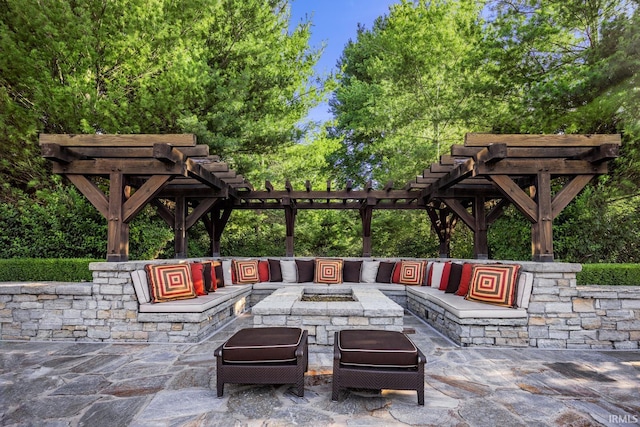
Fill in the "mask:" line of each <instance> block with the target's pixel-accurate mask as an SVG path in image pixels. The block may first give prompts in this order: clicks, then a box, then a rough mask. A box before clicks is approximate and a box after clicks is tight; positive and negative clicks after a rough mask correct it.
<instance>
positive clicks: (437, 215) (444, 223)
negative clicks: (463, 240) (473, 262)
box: [426, 202, 457, 258]
mask: <svg viewBox="0 0 640 427" xmlns="http://www.w3.org/2000/svg"><path fill="white" fill-rule="evenodd" d="M436 203H438V206H435V205H427V206H426V210H427V214H429V218H430V219H431V225H432V226H433V228H434V230H435V232H436V234H437V236H438V240H440V249H439V254H438V256H439V257H440V258H449V254H450V253H451V235H452V234H453V229H454V228H455V226H456V222H457V216H456V215H454V214H453V212H452V211H451V210H450V209H449V208H448V207H447V206H446V205H445V204H444V203H440V202H436ZM450 214H451V215H450Z"/></svg>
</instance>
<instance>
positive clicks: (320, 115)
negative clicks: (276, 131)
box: [291, 0, 400, 121]
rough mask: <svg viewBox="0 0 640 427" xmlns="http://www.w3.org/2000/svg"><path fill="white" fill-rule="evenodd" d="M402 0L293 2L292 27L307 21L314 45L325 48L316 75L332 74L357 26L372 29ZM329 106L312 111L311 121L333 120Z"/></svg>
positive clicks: (322, 105)
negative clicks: (360, 25)
mask: <svg viewBox="0 0 640 427" xmlns="http://www.w3.org/2000/svg"><path fill="white" fill-rule="evenodd" d="M399 2H400V0H292V1H291V25H292V26H295V25H296V24H298V23H300V22H301V21H306V20H307V19H308V20H310V21H311V22H312V26H311V46H313V47H320V46H322V44H323V43H324V44H325V45H326V47H325V49H324V53H323V55H322V57H321V58H320V60H319V61H318V64H317V65H316V73H317V74H320V75H325V74H328V73H330V72H331V71H333V70H334V69H335V67H336V64H337V62H338V59H339V58H340V55H341V54H342V50H343V49H344V46H345V45H346V44H347V42H348V41H349V39H351V40H355V38H356V34H357V29H358V23H360V24H363V25H364V26H365V27H366V28H371V27H372V26H373V23H374V21H375V19H376V18H377V17H379V16H382V15H386V14H387V12H388V11H389V6H390V5H391V4H394V3H399ZM328 108H329V106H328V104H327V103H324V104H321V105H319V106H318V107H316V108H314V109H313V110H311V112H310V114H309V116H308V119H310V120H314V121H326V120H329V119H331V117H332V116H331V113H329V112H328V111H327V110H328Z"/></svg>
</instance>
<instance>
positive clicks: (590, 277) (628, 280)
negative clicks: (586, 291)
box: [577, 264, 640, 286]
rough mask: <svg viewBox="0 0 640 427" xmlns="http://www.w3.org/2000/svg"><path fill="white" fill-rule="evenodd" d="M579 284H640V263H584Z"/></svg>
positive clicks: (578, 277) (578, 278)
mask: <svg viewBox="0 0 640 427" xmlns="http://www.w3.org/2000/svg"><path fill="white" fill-rule="evenodd" d="M577 282H578V285H609V286H616V285H617V286H640V264H583V265H582V271H581V272H579V273H578V274H577Z"/></svg>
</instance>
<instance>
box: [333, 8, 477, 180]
mask: <svg viewBox="0 0 640 427" xmlns="http://www.w3.org/2000/svg"><path fill="white" fill-rule="evenodd" d="M479 13H480V8H479V7H478V6H477V5H476V3H475V2H470V1H431V2H427V1H422V0H421V1H416V2H409V1H403V2H402V3H400V4H397V5H394V6H392V7H391V8H390V11H389V14H388V15H387V16H384V17H381V18H378V20H377V21H376V22H375V24H374V26H373V28H372V29H371V30H366V29H364V28H359V31H358V38H357V40H356V41H355V42H350V43H349V44H348V45H347V46H346V47H345V50H344V52H343V56H342V59H341V70H340V75H339V76H338V79H339V82H340V85H339V87H338V88H337V90H336V91H335V92H334V96H333V98H332V100H331V107H332V110H333V112H334V114H335V115H336V119H337V123H336V126H335V128H334V132H335V133H336V135H339V136H340V137H341V139H342V141H343V149H342V151H341V152H340V156H339V158H338V159H336V162H335V163H336V166H337V167H339V168H340V169H341V170H342V171H343V173H344V174H345V176H355V177H359V178H360V179H361V180H364V181H366V180H367V179H373V180H375V181H378V182H383V183H384V182H386V181H387V180H395V181H398V182H406V181H407V180H409V179H411V178H412V177H413V176H415V174H416V173H417V172H420V171H422V169H424V168H426V167H427V166H429V164H430V163H431V162H432V161H434V160H437V159H438V157H439V155H440V154H444V153H445V152H446V149H447V148H448V147H449V146H450V145H451V144H452V143H454V142H460V141H461V140H462V137H463V135H464V129H465V124H466V123H467V119H468V118H469V117H471V116H473V115H474V114H475V113H474V111H475V112H476V113H477V112H478V107H479V103H478V102H477V101H476V100H475V98H477V97H478V96H477V95H478V94H477V93H474V92H473V91H471V90H470V89H471V88H472V82H474V81H476V80H478V79H481V76H479V75H478V72H477V71H480V70H481V68H480V67H478V66H477V65H476V64H474V62H475V61H476V57H475V55H474V54H472V52H473V50H474V48H475V45H476V44H477V43H478V41H479V37H480V35H481V32H480V30H481V26H480V25H481V20H480V18H479Z"/></svg>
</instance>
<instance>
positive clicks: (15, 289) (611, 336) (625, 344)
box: [0, 260, 640, 349]
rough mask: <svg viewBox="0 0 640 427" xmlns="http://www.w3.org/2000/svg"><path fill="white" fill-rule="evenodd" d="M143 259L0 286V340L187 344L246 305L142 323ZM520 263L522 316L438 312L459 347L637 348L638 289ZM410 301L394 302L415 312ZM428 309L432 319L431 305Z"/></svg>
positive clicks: (571, 270) (566, 267)
mask: <svg viewBox="0 0 640 427" xmlns="http://www.w3.org/2000/svg"><path fill="white" fill-rule="evenodd" d="M160 262H172V260H164V261H160ZM173 262H175V260H173ZM474 262H476V261H474ZM146 263H148V262H146V261H139V262H126V263H94V264H92V265H91V269H92V270H93V282H92V283H50V282H49V283H2V284H0V339H2V340H75V341H123V342H126V341H150V342H194V341H198V340H200V339H202V338H203V336H202V334H203V331H213V330H215V329H217V328H219V327H220V326H222V325H223V324H224V323H226V322H227V321H229V320H231V319H232V318H233V317H234V316H236V315H238V314H239V313H241V312H242V311H244V310H245V309H248V308H249V306H250V304H251V303H250V301H249V299H250V296H249V293H248V292H249V291H248V292H247V295H246V296H243V297H242V298H239V299H238V300H236V301H233V303H232V304H230V305H229V306H224V307H222V309H221V310H219V311H216V312H214V311H212V312H207V313H203V314H202V315H196V316H192V315H190V314H189V315H185V314H175V315H173V314H166V315H165V314H154V316H155V317H154V319H147V320H148V321H146V322H142V321H140V319H139V313H138V311H137V307H138V303H137V300H136V297H135V294H134V290H133V284H132V282H131V275H130V272H131V271H133V270H136V269H140V268H143V266H144V265H145V264H146ZM521 264H522V268H523V269H524V270H525V271H531V272H532V273H533V274H534V282H533V292H532V295H531V302H530V305H529V309H528V313H529V317H528V319H524V321H513V320H501V321H497V322H496V321H487V320H482V319H458V320H460V322H459V323H456V322H455V319H453V320H452V319H451V316H450V315H449V314H447V315H445V314H444V312H442V316H441V317H442V318H443V319H444V317H445V316H447V322H448V323H447V324H448V328H449V332H448V333H450V334H457V336H459V337H460V342H461V343H462V344H463V345H496V346H515V347H524V346H529V347H539V348H594V349H607V348H611V349H637V348H640V344H639V343H640V287H623V286H576V279H575V275H576V272H577V271H579V270H580V265H579V264H563V263H533V262H523V263H521ZM394 299H395V298H394ZM412 304H413V305H415V301H413V302H412V300H411V299H409V301H407V303H406V305H405V304H401V305H403V306H405V307H409V309H411V310H412V311H414V312H417V311H416V309H414V307H412ZM427 308H429V309H431V310H432V313H434V314H433V316H435V318H437V315H438V309H437V308H435V307H427ZM441 311H442V310H441ZM146 314H148V313H146ZM417 314H420V313H419V312H417ZM185 319H186V321H185ZM462 320H463V321H464V322H463V321H462ZM436 327H437V325H436ZM444 332H445V333H447V331H444Z"/></svg>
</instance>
